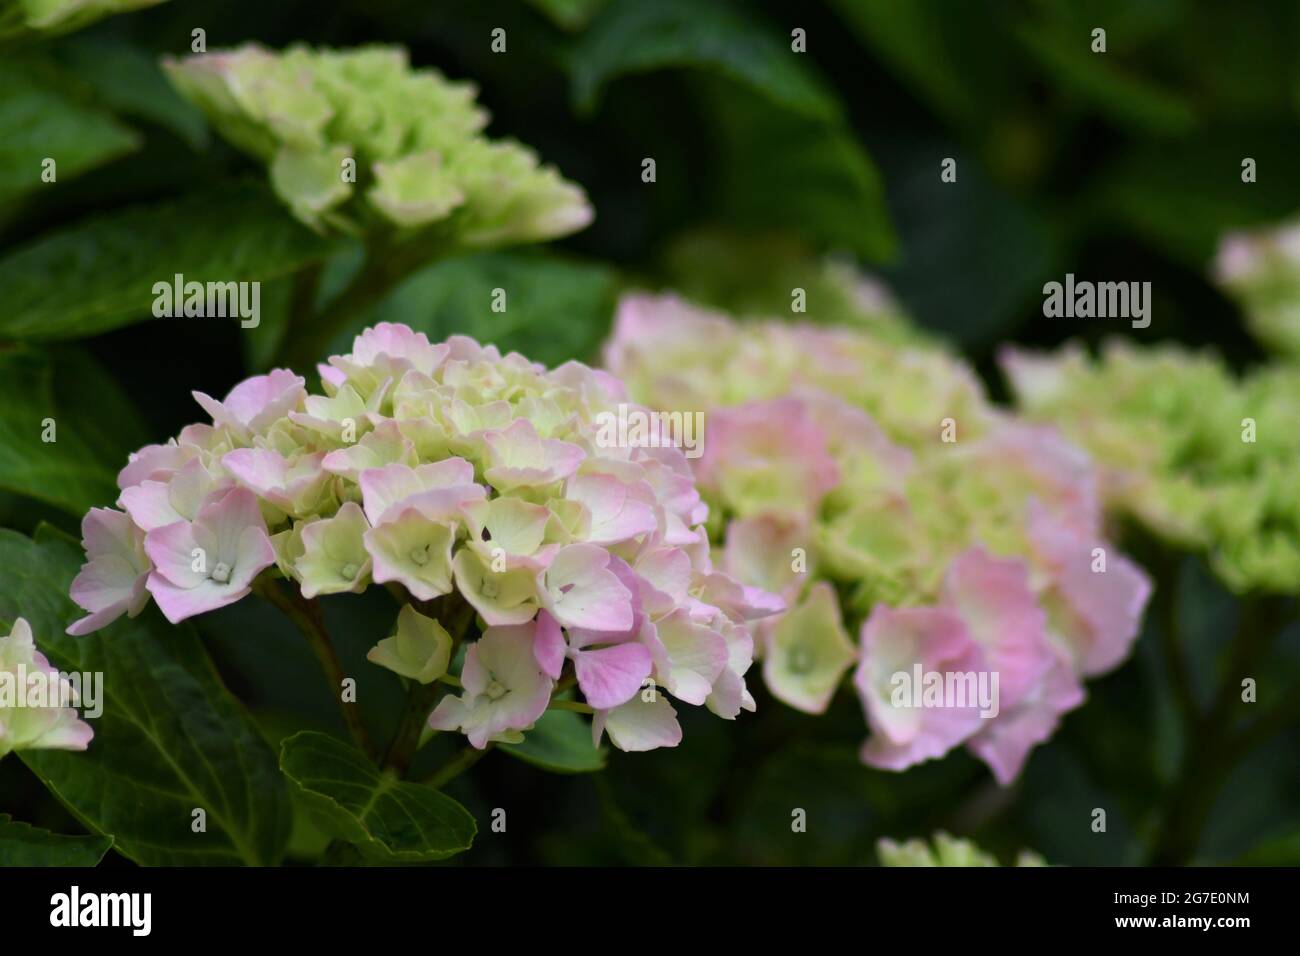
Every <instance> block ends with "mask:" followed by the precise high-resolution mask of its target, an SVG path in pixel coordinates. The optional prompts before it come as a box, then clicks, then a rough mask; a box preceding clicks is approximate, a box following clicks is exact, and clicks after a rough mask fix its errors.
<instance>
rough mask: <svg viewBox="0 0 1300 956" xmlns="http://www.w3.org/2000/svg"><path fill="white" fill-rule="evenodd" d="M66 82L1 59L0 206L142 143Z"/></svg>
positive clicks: (38, 65)
mask: <svg viewBox="0 0 1300 956" xmlns="http://www.w3.org/2000/svg"><path fill="white" fill-rule="evenodd" d="M65 82H66V79H65V78H64V77H62V76H61V75H60V74H59V73H58V71H57V70H55V69H54V68H53V67H52V66H50V65H49V64H47V63H44V62H39V61H35V60H25V61H24V60H18V61H9V62H4V61H0V204H3V203H6V202H8V201H10V200H12V199H14V198H16V197H18V196H22V195H23V194H25V193H29V192H32V191H34V190H37V189H41V188H45V189H57V188H58V184H59V183H62V182H66V181H67V180H69V179H72V178H73V177H75V176H78V175H80V174H81V173H84V172H86V171H87V170H89V169H93V168H95V167H96V166H102V165H103V164H105V163H107V162H110V161H111V160H114V159H117V158H118V157H119V156H123V155H125V154H126V153H129V152H131V151H132V150H134V149H137V148H138V147H139V145H140V143H139V137H138V136H136V134H135V133H134V132H132V131H131V130H130V129H128V128H127V127H125V126H123V125H122V124H121V123H119V122H118V121H117V120H116V119H114V118H113V116H112V114H110V113H107V112H105V111H103V110H101V109H98V108H96V107H94V106H91V105H89V104H87V103H83V102H80V101H79V100H78V99H77V98H75V97H74V96H72V95H71V94H70V93H69V92H68V91H67V90H66V89H65V88H64V87H63V84H64V83H65ZM46 159H52V160H54V162H55V173H56V177H57V178H56V180H55V182H53V183H47V182H44V181H43V180H42V178H41V176H42V173H43V172H44V171H45V166H44V165H43V164H44V162H45V160H46ZM0 287H5V286H4V283H3V282H0Z"/></svg>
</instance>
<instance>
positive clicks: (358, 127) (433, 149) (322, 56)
mask: <svg viewBox="0 0 1300 956" xmlns="http://www.w3.org/2000/svg"><path fill="white" fill-rule="evenodd" d="M164 67H165V69H166V71H167V73H168V75H169V76H170V77H171V80H172V82H173V84H174V85H175V86H176V88H177V89H178V90H179V91H180V92H181V94H182V95H184V96H185V97H187V98H188V99H190V100H191V101H193V102H194V103H195V104H196V105H197V106H198V107H199V108H200V109H202V110H203V112H204V113H205V114H206V115H207V116H208V118H209V120H210V121H211V122H212V124H213V126H215V127H216V129H217V131H218V132H219V133H220V134H221V135H222V136H224V137H225V138H226V139H228V140H229V141H230V142H231V143H232V144H234V145H235V146H237V147H238V148H240V149H241V150H243V151H245V152H247V153H249V154H251V155H252V156H254V157H256V158H257V159H258V160H260V161H262V162H264V163H266V165H267V167H268V170H269V174H270V179H271V185H272V187H273V189H274V190H275V192H276V194H277V195H278V196H279V197H280V198H281V199H282V200H283V201H284V202H285V203H286V204H287V205H288V206H289V208H290V210H291V211H292V212H293V214H294V216H296V217H297V218H298V219H300V220H302V221H303V222H304V223H306V224H308V225H309V226H311V227H313V228H315V229H317V230H319V231H330V230H338V231H342V232H348V233H358V232H375V231H379V232H385V231H391V230H397V231H402V232H403V233H411V232H414V231H416V230H419V231H420V232H421V235H422V237H424V236H425V234H426V233H427V238H428V239H429V240H430V241H431V242H433V243H436V244H437V245H438V246H439V247H440V248H442V249H446V250H454V249H456V248H477V247H484V246H494V245H502V244H508V243H520V242H536V241H541V240H546V239H552V238H555V237H558V236H562V235H566V234H568V233H570V232H573V231H575V230H577V229H581V228H582V227H584V226H586V225H587V224H588V223H589V222H590V221H591V218H592V210H591V207H590V205H589V204H588V203H587V198H586V195H585V194H584V192H583V191H582V189H581V188H580V187H578V186H576V185H574V184H573V183H570V182H567V181H566V180H564V179H563V178H562V177H561V176H560V175H559V173H558V172H556V170H555V169H553V168H551V167H548V166H541V165H539V163H538V158H537V156H536V155H535V154H534V153H533V152H532V151H531V150H530V149H528V148H527V147H525V146H523V145H521V144H519V143H516V142H513V141H510V140H492V139H489V138H487V137H486V136H484V135H483V132H482V131H483V128H484V127H485V126H486V125H487V122H488V114H487V113H486V111H484V110H483V109H482V107H480V106H479V105H478V104H477V103H476V102H475V95H476V92H477V91H476V89H475V88H474V86H473V85H472V84H469V83H453V82H450V81H448V80H447V79H446V78H445V77H443V76H442V75H441V74H440V73H438V72H437V71H436V70H430V69H422V70H413V69H412V68H411V65H410V62H409V60H408V57H407V54H406V51H405V50H404V49H402V48H401V47H386V46H368V47H361V48H358V49H353V50H327V49H321V50H313V49H311V48H308V47H305V46H293V47H290V48H289V49H287V50H285V51H284V52H283V53H276V52H272V51H270V50H267V49H264V48H263V47H261V46H257V45H255V44H249V45H246V46H243V47H240V48H238V49H236V50H232V51H226V52H217V53H208V54H201V55H197V56H191V57H186V58H184V59H179V60H177V59H169V60H166V61H165V62H164Z"/></svg>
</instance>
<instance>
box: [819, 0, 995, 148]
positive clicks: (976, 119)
mask: <svg viewBox="0 0 1300 956" xmlns="http://www.w3.org/2000/svg"><path fill="white" fill-rule="evenodd" d="M832 6H833V7H835V9H836V10H838V11H839V13H840V16H841V17H843V19H844V20H845V22H846V23H847V24H848V25H849V27H850V28H852V29H853V30H854V31H855V32H856V33H857V34H858V35H859V36H861V37H862V39H863V40H865V41H866V42H867V43H868V44H869V45H870V46H871V48H872V49H873V50H874V51H875V52H876V54H877V55H878V56H879V57H880V58H881V59H882V60H884V61H885V63H886V64H888V65H889V66H890V67H891V68H892V69H893V70H894V71H895V72H897V73H898V74H899V75H900V76H901V77H902V78H903V79H905V80H906V81H907V82H908V86H909V89H910V90H911V91H914V92H915V93H917V94H919V95H920V96H921V97H922V98H924V99H925V100H926V101H927V102H928V103H929V104H930V105H931V106H932V107H933V108H934V109H935V110H937V111H938V112H939V113H940V114H942V115H943V116H944V118H945V119H948V120H951V121H956V122H959V123H963V124H966V125H970V126H976V125H982V126H986V127H987V125H988V123H989V120H990V116H991V114H993V113H994V112H995V111H1006V110H1008V108H1009V107H1011V106H1012V105H1013V104H1014V103H1015V101H1016V100H1017V99H1018V98H1019V94H1020V90H1018V89H1017V86H1018V84H1017V70H1016V64H1015V62H1014V61H1013V60H1012V59H1011V58H1010V57H1008V56H1007V50H1006V43H1005V41H1004V40H1003V34H1004V32H1005V27H1004V26H1003V25H1002V24H1001V23H1000V22H999V17H998V14H999V13H1000V12H1001V11H1000V9H999V8H1000V5H999V4H998V3H997V2H996V0H964V2H962V3H946V2H943V0H908V2H906V3H899V2H897V0H832Z"/></svg>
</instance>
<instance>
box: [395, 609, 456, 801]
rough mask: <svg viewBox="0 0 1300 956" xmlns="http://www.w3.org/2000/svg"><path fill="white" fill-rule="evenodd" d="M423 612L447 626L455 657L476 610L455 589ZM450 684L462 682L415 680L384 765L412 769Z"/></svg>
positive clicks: (402, 771)
mask: <svg viewBox="0 0 1300 956" xmlns="http://www.w3.org/2000/svg"><path fill="white" fill-rule="evenodd" d="M424 612H429V613H431V614H432V615H433V616H434V617H436V618H437V620H438V621H439V623H441V624H442V625H443V627H445V628H447V632H448V633H449V634H450V635H451V642H452V643H451V658H452V659H453V660H454V659H455V657H456V650H457V648H459V647H460V644H461V642H462V641H463V640H464V639H465V637H466V635H468V633H469V631H470V630H471V629H472V627H473V625H474V609H473V608H472V607H471V606H470V604H469V602H468V601H465V600H464V599H462V598H460V596H459V595H457V594H456V593H455V592H453V593H451V594H448V595H445V596H444V597H441V598H438V599H437V600H436V601H431V602H428V603H426V604H425V605H424V606H423V608H422V609H421V613H424ZM447 686H452V687H459V686H460V681H459V680H457V679H456V678H455V677H454V676H453V675H451V674H443V675H442V676H441V677H439V678H438V681H437V682H434V683H431V684H420V683H416V682H412V684H411V688H410V690H409V691H408V692H407V695H406V711H405V713H404V714H403V715H402V722H401V723H400V724H399V725H398V728H397V733H395V734H394V735H393V740H392V743H390V744H389V745H388V753H387V754H386V755H385V756H384V766H385V767H390V768H392V769H393V770H395V771H397V773H398V775H399V776H405V775H406V773H407V771H408V770H410V767H411V760H412V759H413V758H414V757H415V752H416V751H417V750H418V749H419V746H420V735H421V733H422V732H423V731H424V726H425V723H426V722H427V721H428V719H429V712H430V711H432V710H433V706H434V704H436V703H437V702H438V698H439V697H440V696H441V695H442V693H444V692H445V691H446V689H447Z"/></svg>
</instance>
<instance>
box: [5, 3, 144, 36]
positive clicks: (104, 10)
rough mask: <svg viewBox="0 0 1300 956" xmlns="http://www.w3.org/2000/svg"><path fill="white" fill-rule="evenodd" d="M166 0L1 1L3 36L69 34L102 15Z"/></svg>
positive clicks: (136, 8)
mask: <svg viewBox="0 0 1300 956" xmlns="http://www.w3.org/2000/svg"><path fill="white" fill-rule="evenodd" d="M162 2H163V0H0V38H5V37H10V36H17V35H21V34H24V33H28V32H35V33H66V32H68V31H70V30H79V29H81V28H82V27H84V26H88V25H89V24H91V23H94V22H95V21H96V20H99V19H102V18H103V17H107V16H111V15H113V14H115V13H126V12H127V11H129V10H138V9H140V8H141V7H152V6H155V5H156V4H159V3H162Z"/></svg>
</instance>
